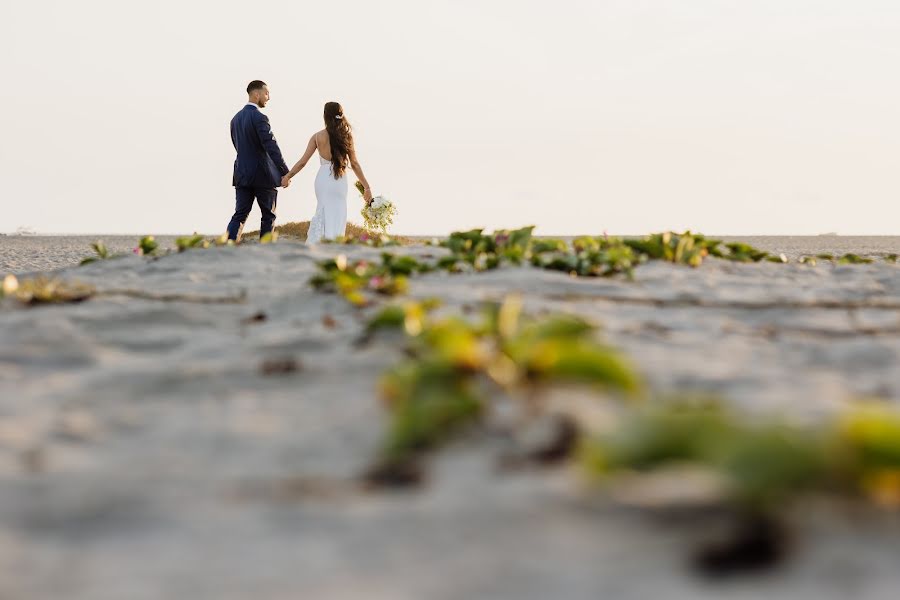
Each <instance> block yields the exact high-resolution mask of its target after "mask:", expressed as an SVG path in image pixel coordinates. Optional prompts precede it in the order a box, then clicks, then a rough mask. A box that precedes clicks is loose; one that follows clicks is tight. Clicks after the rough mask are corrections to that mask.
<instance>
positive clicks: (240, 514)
mask: <svg viewBox="0 0 900 600" xmlns="http://www.w3.org/2000/svg"><path fill="white" fill-rule="evenodd" d="M392 250H393V251H397V252H403V253H410V254H414V255H423V254H430V255H439V254H440V253H441V252H443V250H441V249H437V248H428V247H410V248H403V249H392ZM380 252H381V251H380V250H376V249H370V248H361V247H338V246H321V247H316V248H309V247H306V246H305V245H303V244H296V243H279V244H275V245H269V246H259V245H248V246H243V247H240V248H211V249H209V250H203V251H199V250H197V251H189V252H185V253H182V254H177V255H171V256H167V257H164V258H161V259H159V260H148V259H143V258H140V257H137V256H128V257H125V258H120V259H115V260H109V261H103V262H99V263H95V264H92V265H89V266H86V267H81V268H72V269H68V270H65V271H63V272H62V273H61V274H62V276H63V277H66V278H77V279H79V280H81V281H85V282H88V283H91V284H93V285H95V286H96V287H97V288H99V289H101V290H102V289H109V288H117V289H122V288H131V289H141V290H147V291H150V292H154V293H159V294H183V295H192V296H197V297H207V298H219V299H226V300H227V299H229V298H231V299H235V300H236V301H235V302H233V303H229V302H223V303H211V304H201V303H192V302H162V301H152V300H139V299H134V298H125V297H104V298H97V299H92V300H89V301H87V302H84V303H81V304H77V305H65V306H55V307H39V308H33V309H25V308H20V307H16V306H12V305H10V304H9V303H7V304H6V305H4V307H3V308H2V309H0V340H2V342H0V477H2V481H0V598H3V599H5V600H6V599H10V600H12V599H19V598H23V599H24V598H68V599H110V600H112V599H123V598H127V599H145V598H146V599H148V600H149V599H157V598H190V599H192V600H200V599H216V600H221V599H231V598H234V599H239V598H240V599H244V598H248V597H254V598H260V599H263V598H266V599H268V598H316V599H331V598H366V599H369V600H373V599H391V600H398V599H399V600H403V599H410V600H413V599H420V598H429V599H451V598H485V599H487V598H491V599H493V598H502V599H507V598H508V599H516V600H527V599H535V600H537V599H545V598H573V599H582V598H584V599H588V598H591V599H594V598H634V599H641V600H645V599H647V598H667V599H681V598H684V599H687V598H720V597H723V596H727V597H735V598H761V597H766V598H810V599H813V598H816V599H818V598H847V597H850V596H853V597H856V598H858V599H864V598H894V597H896V590H897V589H900V587H898V586H900V570H898V569H897V564H898V561H900V527H898V526H897V523H896V522H895V521H894V520H892V519H889V518H888V517H886V516H872V515H868V514H866V515H859V514H854V515H839V516H833V515H832V516H831V517H827V518H820V517H819V516H817V513H816V511H815V510H812V509H810V510H809V511H806V512H807V513H808V514H806V515H801V519H800V523H801V524H800V529H801V531H800V534H801V535H798V536H797V539H796V542H795V545H796V547H795V548H794V549H793V553H792V555H791V556H790V558H789V559H788V560H787V561H786V562H785V563H784V565H783V566H781V567H780V568H779V569H777V570H774V571H769V572H764V573H761V574H753V575H747V576H743V577H739V578H734V579H728V580H724V581H710V580H707V579H703V578H701V577H699V576H697V575H696V574H694V573H693V572H692V571H691V569H690V568H689V566H688V563H689V558H690V553H691V551H692V548H693V547H694V546H693V542H694V541H696V539H697V537H698V536H702V535H703V534H704V531H701V530H698V524H697V523H698V522H697V521H695V520H692V519H687V518H676V517H675V516H672V515H669V516H666V517H665V518H658V516H657V517H651V516H648V515H647V514H644V513H642V512H640V511H635V510H632V509H626V508H623V507H621V506H619V505H617V504H615V503H614V502H611V501H609V500H608V499H604V498H603V496H602V495H601V494H598V493H596V492H592V491H590V490H589V489H587V488H586V487H585V485H584V483H583V481H582V479H581V477H580V476H579V475H578V473H576V472H575V471H574V470H569V469H526V470H522V471H511V472H506V471H502V470H500V469H498V467H497V451H496V448H494V447H493V446H492V445H491V443H490V442H489V441H485V440H481V439H480V438H478V437H477V436H476V437H474V438H473V439H471V440H468V441H467V443H465V444H456V445H454V446H451V447H450V448H449V449H447V450H446V451H442V452H439V453H437V454H436V455H435V456H434V458H433V459H432V460H431V462H430V463H429V466H430V470H429V476H428V483H427V484H426V485H425V486H424V487H423V488H421V489H417V490H412V491H407V492H383V491H379V492H375V491H368V492H367V491H363V490H361V489H359V488H357V487H354V486H352V485H349V484H347V482H351V481H353V480H354V478H355V477H356V476H358V475H359V473H360V472H362V471H363V470H364V469H365V468H366V467H367V466H368V465H369V463H370V462H371V458H372V455H373V449H374V448H375V447H376V445H377V444H378V441H379V436H380V435H381V432H382V426H383V421H384V413H383V410H382V408H381V406H380V405H379V402H378V400H377V396H376V392H375V382H376V381H377V379H378V375H379V373H381V372H382V371H383V370H384V369H385V368H387V367H389V366H390V365H392V364H394V363H395V362H396V361H397V360H398V359H399V358H400V356H401V348H402V343H401V341H400V340H397V339H392V338H385V339H378V340H376V341H375V343H373V344H371V345H369V346H367V347H362V348H360V347H358V346H357V345H355V344H354V341H355V340H356V339H357V338H358V337H359V335H360V333H361V331H362V328H363V324H364V319H363V317H364V316H365V315H366V314H371V313H370V312H368V313H367V312H365V311H363V312H360V311H358V310H356V309H354V308H352V307H350V306H349V305H348V304H347V303H346V302H345V301H344V300H343V299H342V298H340V297H339V296H336V295H327V294H320V293H316V292H315V291H314V290H312V289H311V288H310V287H309V285H308V284H307V281H308V279H309V278H310V276H311V275H312V274H313V272H314V271H315V262H316V261H317V260H321V259H324V258H327V257H332V256H335V255H337V254H339V253H345V254H347V255H348V256H349V257H351V258H354V257H369V258H373V259H376V260H377V257H378V256H379V255H380ZM85 254H87V253H85ZM514 291H518V292H521V293H523V295H524V300H525V307H526V309H527V310H529V311H532V312H539V311H542V310H551V311H567V312H575V313H577V314H580V315H583V316H587V317H590V318H591V319H593V320H595V321H597V322H598V323H600V324H602V329H603V331H602V336H603V337H604V339H606V340H608V341H609V342H610V343H611V344H612V345H613V346H615V347H617V348H619V349H621V350H622V351H623V352H624V353H625V354H626V355H627V356H629V357H630V358H631V360H632V361H633V362H634V363H635V365H636V367H637V368H638V369H639V371H640V372H641V374H642V375H643V376H644V377H645V378H646V380H647V381H648V382H649V384H650V386H651V387H652V388H653V389H654V390H657V391H659V392H666V393H668V392H677V391H700V392H710V393H715V394H718V395H721V396H722V397H723V398H725V399H727V400H728V401H730V402H733V403H734V404H735V405H736V406H739V407H741V408H742V409H745V410H748V411H769V412H780V413H786V414H791V415H799V416H800V417H802V418H810V419H815V418H817V416H820V415H823V414H827V413H829V412H830V411H834V410H836V409H837V408H839V407H841V406H842V405H843V404H844V403H846V402H847V401H849V400H852V399H853V398H856V397H860V396H878V397H881V398H885V399H890V400H896V399H900V370H898V368H897V365H898V362H900V360H898V359H900V311H898V310H897V308H896V305H897V304H898V303H900V267H898V266H896V265H891V264H886V263H876V264H872V265H846V266H833V265H831V264H821V263H820V264H819V265H818V266H815V267H812V266H807V265H799V264H789V265H780V264H770V263H761V264H750V265H745V264H731V263H727V262H724V261H717V260H708V261H707V262H706V263H704V264H703V265H702V266H701V267H700V268H697V269H691V268H686V267H682V266H676V265H672V264H668V263H662V262H652V263H649V264H646V265H643V266H641V267H640V268H638V269H637V271H636V280H635V281H633V282H629V281H627V280H625V279H618V278H617V279H602V280H597V279H573V278H570V277H568V276H566V275H565V274H561V273H556V272H549V271H541V270H537V269H533V268H530V267H523V268H504V269H501V270H498V271H494V272H488V273H483V274H476V275H447V274H443V273H433V274H428V275H424V276H421V277H417V278H414V279H412V280H411V290H410V297H412V298H428V297H433V296H437V297H440V298H442V299H443V301H444V303H445V309H446V310H460V309H461V308H462V307H463V306H464V305H468V306H471V305H475V304H477V302H478V301H481V300H487V299H499V298H501V297H503V296H504V295H505V294H507V293H510V292H514ZM243 293H246V297H245V298H243V297H242V294H243ZM242 298H243V299H242ZM692 299H705V300H706V301H712V304H716V303H719V305H721V306H720V307H715V306H706V307H703V308H700V307H697V306H691V301H692ZM649 300H660V301H663V302H659V303H654V302H650V301H649ZM667 300H668V301H675V302H672V303H671V304H666V303H665V302H664V301H667ZM812 300H833V301H837V302H843V301H867V300H877V301H878V302H881V303H882V305H885V306H891V305H893V307H890V308H867V309H854V310H843V309H834V308H828V309H824V308H791V307H784V306H782V307H779V306H772V303H775V304H777V303H778V302H781V301H783V302H784V303H787V304H790V303H797V302H806V301H812ZM734 301H738V302H742V303H753V302H760V303H768V304H769V306H770V307H769V308H758V309H748V308H728V307H727V306H725V305H727V304H728V303H729V302H734ZM259 314H263V315H265V316H264V317H257V318H255V319H254V318H253V317H254V315H259ZM271 361H279V362H280V364H292V363H294V361H295V364H296V366H297V369H296V370H294V369H283V371H284V372H281V373H274V374H273V373H272V370H271V369H266V368H264V365H265V364H272V362H271ZM267 371H268V372H267ZM584 394H587V392H584ZM700 523H702V521H700Z"/></svg>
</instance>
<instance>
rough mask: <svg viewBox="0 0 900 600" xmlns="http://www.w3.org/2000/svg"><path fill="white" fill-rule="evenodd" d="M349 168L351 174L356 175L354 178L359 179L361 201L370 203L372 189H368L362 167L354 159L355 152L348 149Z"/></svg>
mask: <svg viewBox="0 0 900 600" xmlns="http://www.w3.org/2000/svg"><path fill="white" fill-rule="evenodd" d="M350 168H351V169H353V172H354V173H355V174H356V178H357V179H359V182H360V183H361V184H362V185H363V199H364V200H365V201H366V202H371V201H372V189H371V188H370V187H369V182H368V181H367V180H366V176H365V175H363V170H362V165H360V164H359V160H357V158H356V150H354V149H353V148H350Z"/></svg>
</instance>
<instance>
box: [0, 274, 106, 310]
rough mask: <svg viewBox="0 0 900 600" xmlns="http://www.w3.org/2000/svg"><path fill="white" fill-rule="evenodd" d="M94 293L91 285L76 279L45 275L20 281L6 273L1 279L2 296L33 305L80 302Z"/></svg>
mask: <svg viewBox="0 0 900 600" xmlns="http://www.w3.org/2000/svg"><path fill="white" fill-rule="evenodd" d="M96 293H97V291H96V290H95V289H94V287H93V286H90V285H88V284H86V283H80V282H77V281H64V280H62V279H54V278H50V277H45V276H38V277H32V278H28V279H23V280H21V281H20V280H19V279H17V278H16V277H15V276H14V275H7V276H6V277H5V278H4V280H3V293H2V297H10V298H14V299H16V300H18V301H19V302H21V303H22V304H26V305H29V306H34V305H38V304H61V303H68V302H81V301H83V300H87V299H88V298H90V297H91V296H94V295H95V294H96Z"/></svg>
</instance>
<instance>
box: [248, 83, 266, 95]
mask: <svg viewBox="0 0 900 600" xmlns="http://www.w3.org/2000/svg"><path fill="white" fill-rule="evenodd" d="M264 87H266V82H265V81H260V80H259V79H254V80H253V81H251V82H250V84H249V85H248V86H247V93H248V94H252V93H253V90H261V89H263V88H264Z"/></svg>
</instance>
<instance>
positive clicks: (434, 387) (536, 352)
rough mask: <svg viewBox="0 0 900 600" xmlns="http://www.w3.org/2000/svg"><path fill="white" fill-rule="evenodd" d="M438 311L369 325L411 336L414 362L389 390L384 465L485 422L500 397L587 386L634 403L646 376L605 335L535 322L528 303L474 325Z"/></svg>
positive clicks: (384, 389) (388, 312)
mask: <svg viewBox="0 0 900 600" xmlns="http://www.w3.org/2000/svg"><path fill="white" fill-rule="evenodd" d="M433 306H434V305H433V304H430V305H422V304H420V303H415V302H410V303H406V304H404V305H403V306H389V307H387V308H385V309H383V310H382V311H381V312H379V313H378V314H376V315H375V316H374V317H373V318H372V319H371V320H370V322H369V335H370V336H371V334H372V333H373V332H375V331H378V330H384V329H388V330H390V329H395V330H401V331H403V332H404V333H405V335H406V337H407V340H408V347H407V350H406V352H407V355H408V357H409V358H407V359H406V360H404V361H403V362H401V363H400V364H399V365H397V366H396V367H394V368H392V369H390V370H389V371H387V372H386V373H385V374H384V375H383V376H382V378H381V382H380V384H379V388H380V394H381V398H382V400H383V401H384V403H385V406H386V407H387V408H388V410H389V412H390V415H391V417H390V425H389V428H388V433H387V435H386V437H385V439H384V442H383V444H382V457H381V461H380V464H381V465H397V464H404V463H407V462H408V461H411V460H415V458H416V457H417V456H418V455H419V454H420V453H421V452H423V451H426V450H429V449H431V448H434V447H436V446H438V445H439V444H441V443H442V442H444V441H446V440H447V439H448V438H450V437H451V436H452V435H454V434H455V433H457V432H458V431H460V430H462V429H463V428H464V426H465V425H467V424H471V423H474V422H476V421H478V420H479V419H480V418H481V417H482V416H483V415H484V414H485V412H486V411H488V410H489V409H490V405H491V400H492V398H494V397H496V396H497V395H498V394H500V395H505V396H507V397H511V398H514V399H515V398H518V399H519V400H521V401H522V402H523V403H526V399H533V398H534V395H535V394H536V393H537V392H539V391H540V389H541V386H544V385H550V384H556V383H580V384H585V385H589V386H593V387H596V388H598V389H602V390H606V391H611V392H615V393H619V394H624V395H635V394H637V393H639V392H640V390H641V388H642V384H641V381H640V378H639V377H638V376H637V374H636V373H635V371H634V370H633V369H632V367H631V365H630V364H629V363H628V361H627V360H626V359H625V358H624V357H623V356H622V355H621V354H619V353H618V352H616V351H615V350H613V349H611V348H609V347H607V346H605V345H602V344H600V343H598V342H596V341H594V333H595V327H594V326H593V325H591V324H590V323H588V322H587V321H585V320H583V319H581V318H579V317H575V316H571V315H554V316H548V317H542V318H531V317H527V316H523V315H522V314H521V300H520V299H519V298H518V297H510V298H507V299H506V300H505V301H504V302H503V303H502V304H491V305H488V306H487V307H486V308H485V309H484V311H483V312H482V314H481V316H480V318H479V319H476V320H474V321H472V322H470V321H468V320H465V319H462V318H460V317H446V318H443V319H434V318H432V317H431V316H430V311H431V309H432V308H433Z"/></svg>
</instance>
